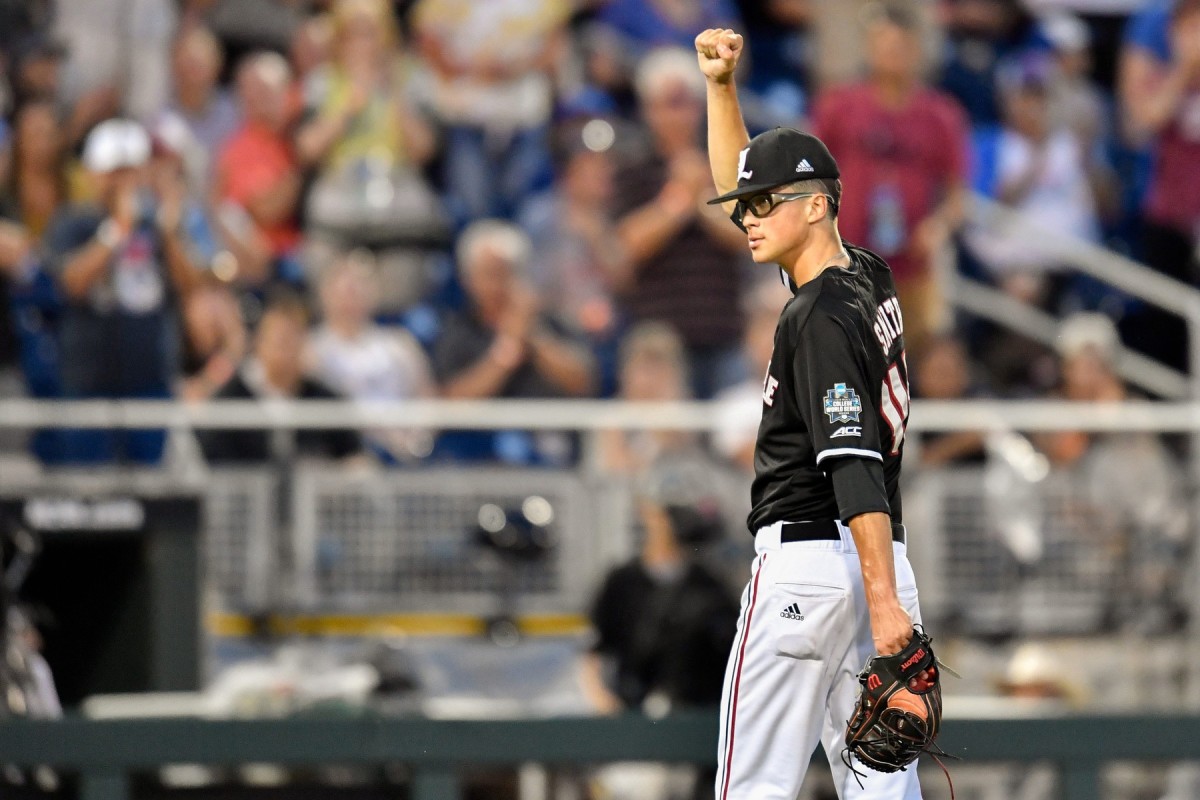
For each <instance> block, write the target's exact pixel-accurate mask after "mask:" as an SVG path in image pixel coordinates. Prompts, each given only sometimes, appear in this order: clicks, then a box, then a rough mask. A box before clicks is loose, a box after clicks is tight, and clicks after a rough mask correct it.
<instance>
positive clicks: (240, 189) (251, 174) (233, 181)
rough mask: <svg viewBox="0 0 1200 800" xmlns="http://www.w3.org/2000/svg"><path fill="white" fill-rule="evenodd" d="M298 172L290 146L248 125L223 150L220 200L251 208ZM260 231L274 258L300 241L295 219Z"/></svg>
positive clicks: (281, 139) (272, 134)
mask: <svg viewBox="0 0 1200 800" xmlns="http://www.w3.org/2000/svg"><path fill="white" fill-rule="evenodd" d="M295 171H296V159H295V157H294V156H293V155H292V146H291V143H290V142H289V141H288V140H287V139H286V138H285V137H283V136H280V135H278V134H276V133H275V132H274V131H272V130H270V129H269V128H266V127H264V126H262V125H259V124H257V123H254V122H247V123H246V124H245V125H243V126H242V127H241V129H240V130H238V132H237V133H235V134H234V135H233V136H231V137H230V138H229V141H227V142H226V143H225V147H224V148H222V150H221V158H220V161H219V163H218V175H219V180H220V183H219V185H220V186H221V197H222V198H223V199H226V200H232V201H234V202H235V203H238V204H239V205H242V206H248V205H249V204H250V203H251V202H253V201H254V200H256V199H258V198H259V197H262V196H263V195H264V194H266V193H267V192H273V191H276V189H277V187H278V186H279V184H280V182H281V181H283V180H284V179H285V178H286V177H287V176H288V175H290V174H292V173H294V172H295ZM260 227H261V230H262V233H263V235H264V236H266V237H267V240H268V241H269V242H270V243H271V251H272V252H273V253H274V254H275V255H281V254H283V253H286V252H287V251H288V250H290V249H291V248H292V247H294V246H295V245H296V243H297V242H298V241H299V240H300V231H299V229H297V227H296V224H295V221H294V220H292V219H287V220H284V221H282V222H278V223H275V224H272V225H262V226H260Z"/></svg>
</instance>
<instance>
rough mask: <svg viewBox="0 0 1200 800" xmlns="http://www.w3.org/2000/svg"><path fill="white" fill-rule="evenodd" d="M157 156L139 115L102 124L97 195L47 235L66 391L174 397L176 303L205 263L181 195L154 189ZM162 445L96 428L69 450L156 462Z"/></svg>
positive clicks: (93, 138) (90, 456)
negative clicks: (193, 243)
mask: <svg viewBox="0 0 1200 800" xmlns="http://www.w3.org/2000/svg"><path fill="white" fill-rule="evenodd" d="M149 157H150V138H149V136H148V135H147V134H146V132H145V130H144V129H143V128H142V127H141V126H140V125H138V124H137V123H135V122H132V121H129V120H121V119H113V120H108V121H106V122H104V123H101V124H100V125H99V126H97V127H96V128H95V129H94V130H93V131H92V132H91V133H90V134H88V138H87V142H86V144H85V146H84V151H83V164H84V166H85V167H86V168H87V169H88V171H89V172H90V173H91V175H92V176H93V178H94V180H95V182H96V185H97V197H98V201H97V203H95V204H86V205H76V206H70V207H66V208H64V209H63V210H62V211H61V212H60V213H59V214H58V215H57V216H56V217H55V219H54V220H53V222H52V223H51V226H50V230H49V232H48V233H47V235H46V244H47V248H48V250H49V253H50V256H49V263H50V267H51V269H52V270H53V271H54V273H55V275H56V276H57V279H58V283H59V285H60V287H61V289H62V293H63V295H64V297H65V301H66V304H67V308H66V310H65V312H64V317H63V320H62V328H61V347H62V383H63V391H64V393H65V394H66V396H68V397H72V398H88V397H92V398H114V399H115V398H155V397H167V396H168V395H169V394H170V389H171V384H172V382H173V381H174V380H175V377H176V374H177V372H178V366H179V365H178V352H179V332H178V328H177V325H176V308H177V303H178V301H179V300H180V299H183V298H186V297H187V295H188V294H189V293H190V292H191V291H192V289H193V288H194V287H195V286H196V283H197V280H198V272H197V269H196V266H195V265H194V264H193V262H192V259H191V256H190V247H189V245H188V242H187V241H186V237H185V236H184V235H183V232H182V227H181V221H182V212H183V208H182V205H181V200H182V198H181V197H180V196H179V195H178V194H177V193H172V194H157V193H156V192H155V190H154V187H153V186H152V184H150V182H149V180H148V176H147V171H146V163H147V160H148V159H149ZM162 447H163V432H162V431H89V432H81V433H79V434H78V435H77V436H75V437H73V439H72V443H71V445H70V446H69V447H68V451H67V453H66V455H65V457H66V459H67V460H69V461H106V460H111V459H114V458H116V459H120V460H132V461H139V462H151V463H152V462H156V461H157V460H158V459H159V457H160V456H161V453H162Z"/></svg>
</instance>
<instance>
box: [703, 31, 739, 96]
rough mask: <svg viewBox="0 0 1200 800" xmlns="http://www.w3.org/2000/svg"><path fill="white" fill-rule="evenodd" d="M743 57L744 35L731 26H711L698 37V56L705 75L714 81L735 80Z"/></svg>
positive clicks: (727, 81)
mask: <svg viewBox="0 0 1200 800" xmlns="http://www.w3.org/2000/svg"><path fill="white" fill-rule="evenodd" d="M741 57H742V35H741V34H740V33H734V32H733V31H732V30H730V29H729V28H709V29H708V30H706V31H704V32H703V33H701V34H700V35H699V36H697V37H696V58H697V60H698V61H699V62H700V71H701V72H703V73H704V77H706V78H708V79H709V80H710V81H712V82H714V83H729V82H730V81H731V80H733V73H734V70H736V69H737V65H738V59H740V58H741Z"/></svg>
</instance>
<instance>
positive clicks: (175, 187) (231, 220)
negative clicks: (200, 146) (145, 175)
mask: <svg viewBox="0 0 1200 800" xmlns="http://www.w3.org/2000/svg"><path fill="white" fill-rule="evenodd" d="M151 143H152V148H151V152H152V154H153V158H152V159H151V162H150V175H151V180H152V181H153V183H154V185H155V186H156V187H158V190H159V193H160V194H170V193H177V194H180V195H181V196H182V197H183V201H182V202H183V221H182V224H183V228H184V230H185V231H186V233H187V236H188V242H189V243H190V245H191V247H192V259H193V261H195V263H196V265H197V266H198V267H202V268H205V269H208V270H210V271H211V272H212V274H213V276H214V277H216V278H217V279H218V280H221V281H225V282H227V283H233V284H236V285H237V286H238V287H240V288H244V289H261V288H262V287H263V286H264V285H265V284H266V282H267V281H268V280H269V279H270V277H271V267H272V264H271V244H270V242H269V241H268V240H267V238H266V237H265V236H264V235H263V233H262V232H261V231H260V230H259V229H258V226H256V225H255V224H254V221H253V220H252V219H251V218H250V215H249V214H248V213H247V212H246V210H245V209H244V208H242V206H240V205H238V204H237V203H235V202H233V201H231V200H221V199H219V198H217V197H215V196H212V195H210V194H205V193H204V192H203V190H202V189H200V188H198V186H197V183H196V180H198V179H197V177H196V170H195V169H189V168H188V166H189V165H188V157H189V155H191V154H193V153H195V147H194V145H195V140H194V139H193V138H192V135H191V133H190V132H189V131H188V128H187V124H186V123H185V122H184V121H183V120H182V119H181V118H180V117H179V116H177V115H176V114H174V113H173V112H169V111H168V112H164V113H163V114H161V115H160V116H159V119H158V122H157V123H156V125H155V127H154V130H153V131H152V132H151ZM192 166H195V165H194V164H193V165H192Z"/></svg>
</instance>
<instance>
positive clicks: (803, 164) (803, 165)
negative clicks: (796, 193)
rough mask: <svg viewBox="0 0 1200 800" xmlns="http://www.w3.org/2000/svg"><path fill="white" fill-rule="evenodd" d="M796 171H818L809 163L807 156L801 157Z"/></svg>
mask: <svg viewBox="0 0 1200 800" xmlns="http://www.w3.org/2000/svg"><path fill="white" fill-rule="evenodd" d="M796 172H816V170H815V169H813V165H812V164H810V163H808V159H807V158H802V159H800V163H799V164H797V165H796Z"/></svg>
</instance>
